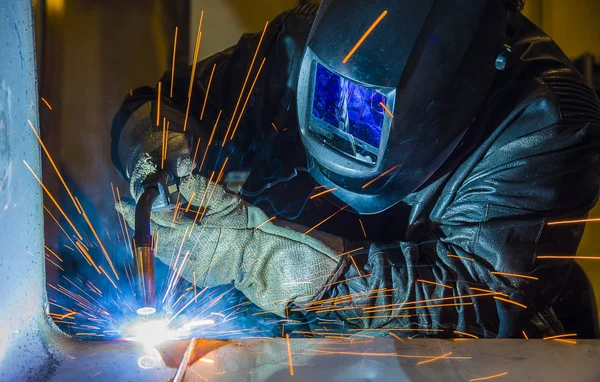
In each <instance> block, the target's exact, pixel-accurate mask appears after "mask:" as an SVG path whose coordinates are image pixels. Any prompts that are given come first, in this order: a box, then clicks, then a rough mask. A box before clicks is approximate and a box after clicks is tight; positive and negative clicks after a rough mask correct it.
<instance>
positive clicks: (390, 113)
mask: <svg viewBox="0 0 600 382" xmlns="http://www.w3.org/2000/svg"><path fill="white" fill-rule="evenodd" d="M379 105H381V107H382V108H383V110H385V112H386V113H387V114H388V115H389V116H390V117H391V118H392V119H393V118H394V114H392V112H391V111H390V109H388V108H387V107H385V105H384V104H383V102H379Z"/></svg>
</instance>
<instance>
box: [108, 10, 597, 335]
mask: <svg viewBox="0 0 600 382" xmlns="http://www.w3.org/2000/svg"><path fill="white" fill-rule="evenodd" d="M315 10H316V8H315V7H314V6H305V7H302V8H298V9H296V10H294V11H290V12H286V13H284V14H282V15H281V16H279V17H278V18H277V19H276V20H274V21H273V22H272V23H271V24H270V25H269V28H268V29H267V32H266V33H265V37H264V39H263V41H262V45H261V49H260V51H259V57H265V58H266V60H265V64H264V67H263V69H262V74H261V76H260V77H259V79H258V80H257V82H256V86H255V88H254V90H253V94H252V97H251V100H250V102H249V103H248V106H247V108H246V109H245V113H244V116H243V118H242V119H241V122H240V123H239V127H238V131H237V133H236V135H235V137H234V139H232V140H230V141H228V142H227V144H225V145H224V146H223V148H221V142H222V141H223V138H224V136H225V135H226V132H227V130H228V129H227V128H228V125H229V122H230V121H231V120H232V119H233V116H232V114H233V110H235V105H236V101H237V99H238V96H239V94H240V90H241V87H242V83H243V82H244V78H245V76H246V73H247V70H248V66H249V63H250V61H251V59H252V57H253V54H254V52H255V49H256V46H257V44H258V41H259V39H260V34H253V35H244V36H243V37H242V38H241V39H240V42H239V43H238V44H237V45H236V46H234V47H231V48H230V49H228V50H226V51H224V52H221V53H219V54H217V55H215V56H212V57H210V58H208V59H206V60H204V61H202V62H200V63H198V66H197V69H196V76H195V80H194V88H193V95H192V101H191V104H192V107H191V109H190V110H191V111H190V113H191V114H192V115H193V116H194V117H195V118H198V119H199V117H200V115H199V113H200V110H201V109H202V105H203V102H204V99H205V96H206V95H207V90H208V83H209V80H210V78H211V72H212V70H213V68H215V70H214V76H213V77H212V82H211V87H210V91H209V94H208V100H207V106H206V113H205V114H204V116H203V120H201V121H200V123H201V125H203V126H204V127H205V133H204V136H202V137H200V138H202V142H204V143H203V144H202V145H201V152H202V150H204V149H205V148H206V144H207V142H208V141H209V140H208V136H209V135H210V132H211V131H212V124H213V123H214V121H215V120H216V117H217V115H218V114H219V111H221V110H222V111H223V112H222V113H223V114H222V116H221V119H220V122H219V124H218V125H217V127H216V130H215V134H214V139H213V141H212V144H211V146H210V147H208V151H207V152H208V156H207V161H206V164H205V166H204V168H203V169H200V171H201V172H202V173H204V174H210V171H211V170H214V169H216V168H217V164H221V163H223V162H222V160H223V157H224V156H227V157H228V158H229V162H228V170H230V171H232V170H236V169H251V175H250V178H249V179H248V181H247V182H246V184H245V185H244V189H243V190H242V191H241V195H242V197H243V198H244V199H245V200H246V201H247V202H249V203H252V204H254V205H255V206H257V207H260V208H261V209H262V210H263V211H264V212H265V214H266V215H265V216H273V215H277V217H278V218H279V217H281V218H282V219H287V220H290V221H293V222H294V223H297V224H301V225H304V226H308V227H310V226H313V225H316V224H318V223H319V224H320V225H319V229H320V230H322V231H324V232H328V233H330V234H334V235H336V236H339V237H343V238H344V239H345V240H347V241H348V242H350V243H353V244H352V245H351V246H350V247H349V248H355V249H357V250H356V251H355V252H352V253H350V254H348V255H345V256H342V257H344V258H345V259H346V260H347V261H346V262H345V263H344V268H343V269H341V272H340V275H339V278H338V279H337V280H336V281H334V282H330V283H328V284H326V286H325V288H324V289H323V291H322V293H321V294H319V296H318V297H319V301H312V302H310V304H311V305H310V306H309V308H310V310H311V311H312V312H316V313H317V314H318V315H319V316H320V317H323V318H329V319H334V320H339V321H340V322H343V323H344V327H345V328H346V329H350V330H361V329H375V330H374V331H373V333H387V331H389V330H393V329H394V328H397V329H404V330H403V331H401V332H400V331H399V332H398V333H402V334H406V335H421V336H444V335H445V336H447V335H456V334H455V332H454V331H455V330H457V331H462V332H467V333H471V334H474V335H478V336H484V337H514V336H521V331H522V330H524V329H527V328H528V327H529V326H528V325H529V323H530V322H531V320H532V319H533V317H535V316H536V315H537V314H538V313H540V312H547V311H548V308H550V307H552V305H553V304H554V301H555V300H556V298H557V296H558V295H559V293H560V292H561V290H562V289H563V287H564V283H565V280H566V278H567V276H568V274H569V269H570V267H571V263H569V261H567V260H543V259H539V258H538V256H540V255H543V254H555V255H557V254H558V255H573V254H575V252H576V249H577V246H578V243H579V240H580V238H581V234H582V232H583V224H567V225H547V223H548V222H551V221H556V220H562V219H572V218H582V217H585V216H586V214H587V211H589V209H590V208H591V207H593V206H594V205H595V203H596V200H597V195H598V189H599V180H598V176H599V174H598V172H599V163H600V161H599V158H598V153H599V150H600V147H599V146H600V136H599V132H600V130H599V128H600V107H599V105H598V99H597V98H596V96H595V94H594V93H593V92H592V91H591V90H590V89H589V88H588V87H587V85H586V84H585V82H584V80H583V79H582V77H581V76H580V75H579V74H577V73H576V72H575V70H574V69H573V68H572V66H571V64H570V62H569V60H568V59H567V57H566V56H565V55H564V54H563V53H562V52H561V50H560V49H559V48H558V47H557V46H556V44H555V43H554V42H553V41H552V40H551V39H550V38H549V37H548V36H546V35H545V34H544V33H543V32H541V31H540V30H539V29H538V28H537V27H535V26H534V25H533V24H532V23H531V22H529V21H528V20H527V19H526V18H525V17H524V16H522V15H520V14H519V15H515V17H514V18H513V20H512V21H511V26H510V31H509V32H510V35H511V39H510V40H511V41H510V44H511V46H512V51H513V55H512V56H511V57H510V58H509V63H508V66H507V69H506V70H505V71H503V72H499V73H498V75H497V78H496V79H495V82H494V86H493V89H492V91H491V92H490V94H489V95H488V97H487V100H486V103H485V106H484V107H482V110H481V111H480V113H479V114H478V116H477V118H476V119H475V121H474V122H473V125H472V126H471V128H470V129H469V134H467V135H466V136H465V138H464V140H463V142H461V144H460V145H459V148H458V150H457V151H456V152H455V153H454V154H453V156H452V157H451V158H450V159H449V160H448V161H447V162H446V164H445V165H444V166H443V167H442V168H441V169H440V170H439V171H438V172H437V173H436V174H434V175H433V176H432V178H431V181H430V182H429V183H428V184H426V185H424V186H423V187H422V188H421V189H419V190H417V192H415V193H413V194H411V195H409V197H407V198H406V199H405V200H404V201H403V202H402V203H401V204H399V205H397V206H396V207H394V208H393V209H390V210H388V211H385V212H384V213H381V214H378V215H374V216H357V215H355V214H353V213H352V211H351V208H346V209H344V210H341V207H343V204H340V202H339V201H338V200H336V199H335V198H333V197H331V195H324V196H320V197H318V198H314V199H310V198H309V197H310V196H311V195H314V194H316V193H318V192H319V191H321V190H319V189H316V187H318V186H319V185H317V184H315V183H314V181H313V180H311V179H310V177H307V174H306V166H307V161H306V156H305V153H304V150H303V147H302V144H301V142H300V141H299V139H298V126H297V116H296V114H295V113H296V111H295V108H294V106H293V105H294V104H295V101H294V94H295V88H296V83H295V81H297V70H298V66H299V63H300V59H301V57H302V48H303V45H304V41H306V38H307V36H308V33H309V31H310V25H311V23H312V18H313V17H314V13H315ZM357 54H359V53H357ZM252 73H253V74H256V66H255V67H254V69H253V71H252ZM170 76H171V74H170V72H168V73H165V75H164V77H163V81H170ZM189 76H190V69H186V70H181V71H177V72H176V73H175V89H174V97H173V101H172V102H173V104H179V105H180V106H182V107H183V109H182V110H185V102H186V101H187V98H186V97H187V90H188V85H189ZM251 78H253V77H251ZM273 125H274V126H275V127H276V128H277V129H275V128H274V127H273ZM116 128H118V127H116ZM194 138H198V137H194ZM431 139H435V137H431ZM461 148H462V149H461ZM325 219H326V220H325ZM359 219H360V220H359ZM359 223H360V224H359ZM360 248H363V249H362V250H361V249H360ZM286 266H291V264H286ZM294 266H297V267H299V268H306V267H310V264H309V263H306V262H305V263H302V264H294ZM287 271H288V272H293V273H294V277H299V276H301V275H299V274H298V272H297V270H291V269H290V270H287ZM280 272H282V271H280ZM497 272H503V273H509V274H518V275H520V276H509V275H502V274H498V273H497ZM523 276H527V277H523ZM264 277H265V282H266V281H267V280H268V279H269V277H271V276H269V275H266V274H265V275H264ZM273 277H274V279H277V277H279V276H277V275H274V276H273ZM307 280H310V275H309V274H306V275H304V276H302V277H300V278H298V279H297V280H296V281H307ZM268 285H271V284H268ZM341 296H349V297H348V298H346V299H339V297H341ZM336 298H337V300H334V299H336ZM502 299H504V301H503V300H502ZM506 300H508V302H507V301H506ZM334 303H337V305H334ZM515 303H517V304H520V305H516V304H515ZM296 309H298V310H299V311H302V310H306V309H307V306H306V305H302V306H298V307H297V308H296ZM411 329H412V330H411ZM527 330H528V329H527Z"/></svg>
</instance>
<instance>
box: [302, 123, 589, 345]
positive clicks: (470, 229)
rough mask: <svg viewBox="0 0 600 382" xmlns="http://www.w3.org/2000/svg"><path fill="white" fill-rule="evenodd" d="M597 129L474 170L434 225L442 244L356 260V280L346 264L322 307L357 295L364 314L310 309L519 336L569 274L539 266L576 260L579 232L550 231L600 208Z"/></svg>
mask: <svg viewBox="0 0 600 382" xmlns="http://www.w3.org/2000/svg"><path fill="white" fill-rule="evenodd" d="M599 128H600V127H599V126H598V125H597V124H585V125H581V124H559V125H553V126H550V127H546V128H543V129H540V130H539V131H536V132H534V133H531V134H527V135H523V136H520V137H519V136H517V137H515V138H514V139H512V140H509V141H506V142H505V144H503V145H501V146H499V147H494V149H493V150H489V151H488V152H487V153H484V154H482V155H481V159H480V161H479V162H478V163H474V164H469V163H465V164H464V165H463V167H461V168H460V169H459V170H458V171H459V173H460V172H461V171H463V172H464V178H463V180H462V181H461V182H460V183H458V184H451V185H449V186H448V187H446V189H445V190H444V192H443V193H442V197H441V199H440V202H439V203H438V206H436V209H437V211H436V210H435V209H434V211H433V212H432V214H431V218H432V220H433V221H434V222H433V223H432V224H436V225H438V226H437V227H436V228H434V232H436V235H435V236H437V238H435V237H434V238H432V240H431V242H424V243H406V242H401V243H398V244H393V245H372V246H371V247H370V248H369V250H368V253H364V254H359V252H356V253H353V254H352V255H353V260H354V262H355V263H356V264H357V265H358V269H356V267H355V266H354V265H353V263H352V262H348V266H347V271H346V273H345V275H344V276H343V277H342V278H340V280H338V282H337V283H336V284H335V285H332V286H331V287H330V290H329V291H328V293H327V294H326V295H325V296H324V299H331V298H336V297H340V296H345V295H352V296H353V299H352V301H353V302H352V304H354V305H356V306H357V307H361V309H348V308H346V309H336V308H339V307H343V306H346V305H347V304H345V303H343V301H344V300H340V299H338V300H337V301H338V302H339V303H340V304H339V305H337V306H335V307H334V306H331V305H329V304H327V303H324V304H319V303H318V302H317V303H316V304H313V305H312V307H313V308H314V309H313V310H316V311H317V312H321V313H320V314H321V315H323V316H329V317H331V318H338V319H342V320H344V321H346V325H350V326H351V327H352V326H354V327H355V328H357V329H360V328H388V329H393V328H403V329H406V328H413V329H415V331H414V332H413V333H410V332H406V331H403V332H401V333H410V334H412V335H414V334H415V333H419V334H421V335H425V336H426V335H429V334H433V335H436V336H439V335H443V332H446V335H452V336H456V334H454V333H453V330H458V331H462V332H467V333H470V334H474V335H477V336H485V337H494V336H499V337H510V336H515V335H521V330H522V329H523V328H524V324H525V322H527V321H528V318H529V319H530V318H531V317H532V316H533V314H535V313H536V312H539V311H540V310H542V309H544V308H546V307H549V306H551V305H552V303H553V301H552V299H553V298H555V297H556V295H557V294H558V292H559V290H560V288H561V287H562V286H563V285H564V281H565V279H566V277H567V275H568V270H569V266H568V263H567V260H543V259H536V257H537V256H540V255H543V254H553V255H574V253H575V252H576V249H577V246H578V243H579V240H580V238H581V234H582V232H583V225H582V224H575V225H550V226H549V225H547V224H546V223H547V222H548V221H555V220H562V219H564V218H569V219H573V218H581V217H582V216H585V214H586V213H587V211H588V210H589V209H591V208H592V207H593V205H594V204H595V201H596V199H597V195H598V168H599V164H598V152H599V136H598V129H599ZM469 166H471V167H470V168H468V167H469ZM467 168H468V171H466V169H467ZM496 272H503V273H510V274H518V275H522V276H510V275H501V274H499V273H496ZM488 291H493V292H496V293H497V294H493V293H491V292H488ZM502 299H505V300H509V301H503V300H502ZM324 301H327V300H324ZM329 301H336V300H329ZM346 301H348V300H346ZM510 301H513V302H514V303H512V302H510ZM521 305H523V306H521ZM525 306H526V307H525ZM378 317H379V318H378ZM419 329H421V330H419ZM375 333H378V332H375ZM385 333H387V331H385ZM399 333H400V332H399Z"/></svg>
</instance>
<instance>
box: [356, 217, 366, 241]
mask: <svg viewBox="0 0 600 382" xmlns="http://www.w3.org/2000/svg"><path fill="white" fill-rule="evenodd" d="M358 222H359V223H360V228H361V229H362V232H363V235H364V236H365V238H366V237H367V231H365V226H364V225H363V222H362V220H360V218H359V219H358Z"/></svg>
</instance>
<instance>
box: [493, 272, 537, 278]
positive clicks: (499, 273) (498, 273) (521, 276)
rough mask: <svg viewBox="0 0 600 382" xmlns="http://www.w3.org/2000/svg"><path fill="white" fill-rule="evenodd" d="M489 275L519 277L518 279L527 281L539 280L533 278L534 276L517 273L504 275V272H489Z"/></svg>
mask: <svg viewBox="0 0 600 382" xmlns="http://www.w3.org/2000/svg"><path fill="white" fill-rule="evenodd" d="M491 273H492V274H493V275H499V276H508V277H520V278H523V279H529V280H539V279H538V278H537V277H534V276H526V275H520V274H517V273H505V272H491Z"/></svg>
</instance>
